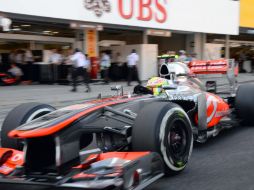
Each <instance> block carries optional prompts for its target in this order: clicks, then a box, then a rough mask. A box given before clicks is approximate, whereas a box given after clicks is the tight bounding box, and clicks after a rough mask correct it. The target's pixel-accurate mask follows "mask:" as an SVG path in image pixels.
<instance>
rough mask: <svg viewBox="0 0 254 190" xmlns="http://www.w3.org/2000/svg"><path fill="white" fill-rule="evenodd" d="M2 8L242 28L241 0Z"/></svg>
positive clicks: (2, 1)
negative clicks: (240, 15) (240, 16)
mask: <svg viewBox="0 0 254 190" xmlns="http://www.w3.org/2000/svg"><path fill="white" fill-rule="evenodd" d="M14 5H15V6H14ZM0 12H5V13H17V14H24V15H34V16H42V17H51V18H60V19H67V20H76V21H85V22H96V23H105V24H117V25H125V26H135V27H144V28H154V29H170V30H179V31H191V32H205V33H218V34H238V32H239V1H233V0H71V1H70V0H64V1H63V0H53V1H52V0H43V1H38V0H37V1H36V0H0ZM7 15H8V14H7Z"/></svg>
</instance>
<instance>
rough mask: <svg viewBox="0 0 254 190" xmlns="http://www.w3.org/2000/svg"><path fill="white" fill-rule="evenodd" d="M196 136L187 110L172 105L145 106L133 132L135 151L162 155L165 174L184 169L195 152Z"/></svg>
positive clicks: (164, 103)
mask: <svg viewBox="0 0 254 190" xmlns="http://www.w3.org/2000/svg"><path fill="white" fill-rule="evenodd" d="M192 147H193V135H192V129H191V123H190V120H189V118H188V116H187V114H186V113H185V111H184V110H183V109H182V108H180V107H179V106H178V105H176V104H174V103H170V102H153V103H150V104H149V105H146V106H145V107H144V108H143V109H142V110H141V111H140V113H138V116H137V118H136V120H135V122H134V126H133V129H132V148H133V151H151V152H157V153H159V154H160V155H161V157H162V158H163V160H164V163H165V172H166V174H177V173H179V172H181V171H182V170H184V168H185V167H186V165H187V162H188V160H189V158H190V155H191V153H192Z"/></svg>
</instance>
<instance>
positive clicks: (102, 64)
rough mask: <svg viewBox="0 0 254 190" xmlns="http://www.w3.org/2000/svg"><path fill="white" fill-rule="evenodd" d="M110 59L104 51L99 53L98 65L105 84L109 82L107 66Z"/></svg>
mask: <svg viewBox="0 0 254 190" xmlns="http://www.w3.org/2000/svg"><path fill="white" fill-rule="evenodd" d="M110 66H111V61H110V57H109V55H108V54H107V53H106V52H105V51H104V52H102V55H101V60H100V67H101V78H103V79H104V83H105V84H109V68H110Z"/></svg>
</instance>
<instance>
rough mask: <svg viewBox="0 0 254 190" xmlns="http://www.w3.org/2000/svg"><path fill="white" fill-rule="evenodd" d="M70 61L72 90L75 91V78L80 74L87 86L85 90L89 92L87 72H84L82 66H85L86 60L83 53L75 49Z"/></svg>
mask: <svg viewBox="0 0 254 190" xmlns="http://www.w3.org/2000/svg"><path fill="white" fill-rule="evenodd" d="M71 61H72V63H73V64H72V86H73V88H72V90H71V91H72V92H76V91H77V79H78V77H79V76H81V77H82V78H83V79H84V83H85V85H86V87H87V89H86V91H85V92H90V91H91V88H90V86H89V80H88V73H87V72H85V69H84V67H86V64H87V60H86V57H85V55H84V54H83V53H82V52H81V51H80V50H79V49H75V52H74V54H73V55H72V56H71Z"/></svg>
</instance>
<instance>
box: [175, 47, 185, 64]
mask: <svg viewBox="0 0 254 190" xmlns="http://www.w3.org/2000/svg"><path fill="white" fill-rule="evenodd" d="M177 61H179V62H182V63H185V61H187V56H186V51H184V50H180V51H179V58H178V59H177Z"/></svg>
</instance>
